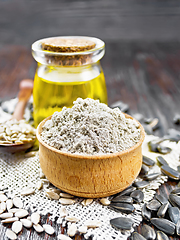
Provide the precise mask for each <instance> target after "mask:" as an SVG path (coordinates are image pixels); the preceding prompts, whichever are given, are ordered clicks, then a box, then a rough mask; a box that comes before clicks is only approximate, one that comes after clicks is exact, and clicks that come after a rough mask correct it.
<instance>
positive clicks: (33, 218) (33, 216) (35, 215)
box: [31, 212, 40, 225]
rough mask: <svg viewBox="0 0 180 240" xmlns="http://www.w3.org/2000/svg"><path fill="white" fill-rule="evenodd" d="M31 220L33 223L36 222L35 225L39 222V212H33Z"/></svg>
mask: <svg viewBox="0 0 180 240" xmlns="http://www.w3.org/2000/svg"><path fill="white" fill-rule="evenodd" d="M31 221H32V223H34V224H35V225H36V224H38V223H39V221H40V214H39V213H38V212H34V213H32V214H31Z"/></svg>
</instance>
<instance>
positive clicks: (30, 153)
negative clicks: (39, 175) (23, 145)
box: [24, 138, 36, 158]
mask: <svg viewBox="0 0 180 240" xmlns="http://www.w3.org/2000/svg"><path fill="white" fill-rule="evenodd" d="M27 140H28V139H27V138H25V139H24V141H27ZM29 141H32V138H30V140H29ZM35 155H36V152H33V151H32V152H28V153H26V154H25V155H24V157H25V158H30V157H34V156H35Z"/></svg>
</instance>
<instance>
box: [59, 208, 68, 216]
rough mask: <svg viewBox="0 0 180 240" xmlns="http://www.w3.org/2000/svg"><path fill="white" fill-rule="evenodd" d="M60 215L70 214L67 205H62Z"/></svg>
mask: <svg viewBox="0 0 180 240" xmlns="http://www.w3.org/2000/svg"><path fill="white" fill-rule="evenodd" d="M59 212H60V216H61V217H62V218H63V217H66V215H67V214H68V212H67V210H66V208H65V207H61V208H60V210H59Z"/></svg>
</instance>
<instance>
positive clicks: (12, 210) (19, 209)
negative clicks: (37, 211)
mask: <svg viewBox="0 0 180 240" xmlns="http://www.w3.org/2000/svg"><path fill="white" fill-rule="evenodd" d="M22 210H23V209H22V208H11V209H9V210H8V212H11V213H16V212H18V211H22Z"/></svg>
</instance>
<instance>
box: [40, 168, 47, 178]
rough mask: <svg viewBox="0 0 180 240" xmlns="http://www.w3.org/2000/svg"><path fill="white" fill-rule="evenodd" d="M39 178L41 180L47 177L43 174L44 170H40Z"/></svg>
mask: <svg viewBox="0 0 180 240" xmlns="http://www.w3.org/2000/svg"><path fill="white" fill-rule="evenodd" d="M39 177H40V178H45V177H46V176H45V175H44V173H43V171H42V169H41V168H40V170H39Z"/></svg>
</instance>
